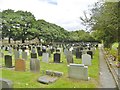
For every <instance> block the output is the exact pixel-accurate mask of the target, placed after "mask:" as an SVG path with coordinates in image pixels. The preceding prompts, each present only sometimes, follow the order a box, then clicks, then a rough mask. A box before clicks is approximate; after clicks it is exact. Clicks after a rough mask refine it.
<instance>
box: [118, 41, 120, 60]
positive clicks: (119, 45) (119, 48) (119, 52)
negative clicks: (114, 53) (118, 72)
mask: <svg viewBox="0 0 120 90" xmlns="http://www.w3.org/2000/svg"><path fill="white" fill-rule="evenodd" d="M118 61H119V62H120V43H119V44H118Z"/></svg>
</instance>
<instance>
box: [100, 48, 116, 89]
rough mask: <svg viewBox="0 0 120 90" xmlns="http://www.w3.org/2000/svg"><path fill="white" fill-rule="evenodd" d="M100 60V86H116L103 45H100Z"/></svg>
mask: <svg viewBox="0 0 120 90" xmlns="http://www.w3.org/2000/svg"><path fill="white" fill-rule="evenodd" d="M99 61H100V88H116V84H115V81H114V79H113V76H112V74H111V72H110V70H109V69H108V66H107V64H106V61H105V59H104V54H103V52H102V47H101V46H100V47H99Z"/></svg>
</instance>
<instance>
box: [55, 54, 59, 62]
mask: <svg viewBox="0 0 120 90" xmlns="http://www.w3.org/2000/svg"><path fill="white" fill-rule="evenodd" d="M54 62H55V63H60V54H59V53H55V54H54Z"/></svg>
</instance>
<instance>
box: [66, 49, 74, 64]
mask: <svg viewBox="0 0 120 90" xmlns="http://www.w3.org/2000/svg"><path fill="white" fill-rule="evenodd" d="M66 59H67V64H70V63H73V55H72V52H71V51H67V54H66Z"/></svg>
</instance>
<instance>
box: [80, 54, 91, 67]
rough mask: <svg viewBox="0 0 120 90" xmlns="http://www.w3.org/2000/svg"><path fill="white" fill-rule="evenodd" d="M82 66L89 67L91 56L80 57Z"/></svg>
mask: <svg viewBox="0 0 120 90" xmlns="http://www.w3.org/2000/svg"><path fill="white" fill-rule="evenodd" d="M82 64H84V65H87V66H90V65H91V56H90V55H89V54H83V55H82Z"/></svg>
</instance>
